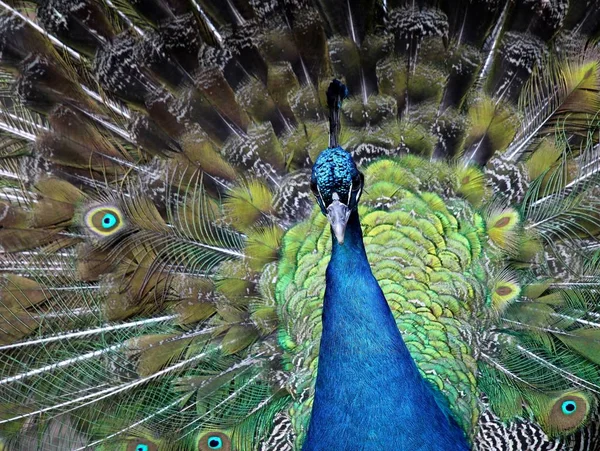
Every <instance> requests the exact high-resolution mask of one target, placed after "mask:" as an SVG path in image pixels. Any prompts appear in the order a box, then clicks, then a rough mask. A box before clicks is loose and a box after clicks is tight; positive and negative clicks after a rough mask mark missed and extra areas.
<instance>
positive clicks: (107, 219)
mask: <svg viewBox="0 0 600 451" xmlns="http://www.w3.org/2000/svg"><path fill="white" fill-rule="evenodd" d="M116 223H117V217H116V216H115V215H114V214H112V213H105V214H104V216H103V217H102V227H103V228H105V229H110V228H111V227H114V225H115V224H116Z"/></svg>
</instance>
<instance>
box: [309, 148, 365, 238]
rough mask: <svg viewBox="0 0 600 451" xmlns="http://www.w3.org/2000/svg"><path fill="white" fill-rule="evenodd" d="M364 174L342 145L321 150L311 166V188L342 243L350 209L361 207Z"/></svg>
mask: <svg viewBox="0 0 600 451" xmlns="http://www.w3.org/2000/svg"><path fill="white" fill-rule="evenodd" d="M363 184H364V176H363V175H362V173H361V172H359V170H358V169H357V168H356V164H354V161H353V160H352V156H351V155H350V154H349V153H348V152H346V151H345V150H344V149H342V148H341V147H334V148H329V149H326V150H324V151H323V152H321V154H320V155H319V158H317V161H316V162H315V164H314V166H313V169H312V176H311V189H312V191H313V194H314V195H315V197H316V199H317V203H318V204H319V207H320V208H321V211H322V212H323V214H324V215H326V216H327V219H328V220H329V223H330V224H331V227H332V229H333V232H334V233H335V236H336V238H337V240H338V242H339V243H340V244H343V242H344V232H345V229H346V224H347V223H348V218H350V213H351V212H352V210H355V209H356V208H357V207H358V201H359V199H360V195H361V193H362V188H363Z"/></svg>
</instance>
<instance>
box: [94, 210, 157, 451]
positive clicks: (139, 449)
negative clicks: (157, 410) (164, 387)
mask: <svg viewBox="0 0 600 451" xmlns="http://www.w3.org/2000/svg"><path fill="white" fill-rule="evenodd" d="M102 222H104V221H102ZM149 449H150V448H148V445H146V444H145V443H139V444H138V446H136V447H135V451H148V450H149Z"/></svg>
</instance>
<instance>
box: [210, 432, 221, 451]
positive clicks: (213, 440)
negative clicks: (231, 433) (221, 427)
mask: <svg viewBox="0 0 600 451" xmlns="http://www.w3.org/2000/svg"><path fill="white" fill-rule="evenodd" d="M207 443H208V447H209V448H210V449H221V448H223V440H222V439H221V437H218V436H216V435H211V436H210V437H208V440H207Z"/></svg>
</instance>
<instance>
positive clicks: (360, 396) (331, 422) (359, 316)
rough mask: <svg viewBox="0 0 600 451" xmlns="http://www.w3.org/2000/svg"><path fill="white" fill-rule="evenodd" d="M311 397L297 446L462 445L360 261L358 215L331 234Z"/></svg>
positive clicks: (450, 450)
mask: <svg viewBox="0 0 600 451" xmlns="http://www.w3.org/2000/svg"><path fill="white" fill-rule="evenodd" d="M326 277H327V285H326V289H325V299H324V304H323V334H322V336H321V347H320V350H319V368H318V375H317V383H316V389H315V399H314V404H313V410H312V415H311V420H310V426H309V429H308V436H307V439H306V441H305V444H304V447H303V450H304V451H317V450H335V449H339V450H346V449H348V450H350V449H353V450H395V451H402V450H440V451H441V450H445V451H454V450H461V451H462V450H467V449H468V445H467V442H466V439H465V437H464V433H463V431H462V430H461V429H460V428H459V427H458V426H457V425H456V423H455V422H454V420H453V419H452V418H451V417H450V416H449V414H448V412H447V411H446V410H445V409H444V408H443V407H440V405H438V403H437V402H436V400H435V397H434V394H433V391H432V389H431V388H430V386H429V384H428V383H427V382H426V381H425V380H423V378H422V377H421V375H420V374H419V371H418V370H417V367H416V365H415V363H414V362H413V360H412V358H411V356H410V353H409V352H408V349H407V348H406V345H405V344H404V341H403V340H402V337H401V335H400V332H399V331H398V328H397V326H396V322H395V320H394V317H393V316H392V312H391V311H390V308H389V306H388V303H387V301H386V300H385V297H384V295H383V292H382V291H381V288H379V285H378V284H377V281H376V280H375V277H374V276H373V274H372V272H371V268H370V266H369V262H368V260H367V255H366V252H365V247H364V244H363V238H362V231H361V228H360V222H359V219H358V213H357V212H356V211H354V212H353V213H352V215H351V216H350V219H349V221H348V226H347V228H346V235H345V240H344V244H343V245H340V244H338V243H337V240H336V239H335V238H333V249H332V254H331V261H330V262H329V266H328V267H327V276H326Z"/></svg>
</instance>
